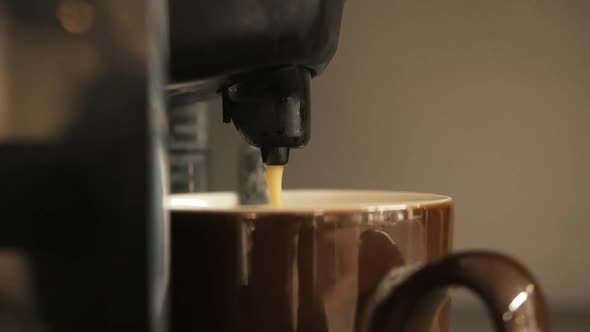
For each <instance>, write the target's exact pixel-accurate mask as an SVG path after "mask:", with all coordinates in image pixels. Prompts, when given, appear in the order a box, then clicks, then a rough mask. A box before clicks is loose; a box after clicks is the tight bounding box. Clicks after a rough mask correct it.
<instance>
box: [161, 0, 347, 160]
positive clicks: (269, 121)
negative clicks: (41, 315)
mask: <svg viewBox="0 0 590 332" xmlns="http://www.w3.org/2000/svg"><path fill="white" fill-rule="evenodd" d="M168 4H169V12H170V19H169V23H170V34H169V36H170V61H169V64H170V84H169V86H168V90H169V92H170V93H172V94H179V93H189V94H192V95H194V96H196V98H197V99H207V98H210V97H211V96H212V95H215V94H216V93H218V94H221V96H222V99H223V121H224V122H226V123H229V122H233V124H234V125H235V127H236V128H237V129H238V131H239V133H240V135H241V136H242V137H243V138H244V139H245V140H246V141H247V142H248V143H250V144H251V145H254V146H256V147H258V148H260V150H261V154H262V159H263V162H264V163H265V164H272V165H284V164H286V163H287V162H288V160H289V150H290V149H291V148H299V147H303V146H305V145H306V144H307V143H308V142H309V138H310V129H311V127H310V103H309V83H310V80H311V77H313V76H316V75H318V74H320V73H321V72H322V70H323V69H324V68H325V67H326V66H327V65H328V63H329V62H330V60H331V59H332V57H333V56H334V54H335V52H336V48H337V45H338V36H339V31H340V22H341V18H342V9H343V5H344V1H343V0H299V1H288V2H285V1H284V0H215V1H188V0H171V1H169V3H168Z"/></svg>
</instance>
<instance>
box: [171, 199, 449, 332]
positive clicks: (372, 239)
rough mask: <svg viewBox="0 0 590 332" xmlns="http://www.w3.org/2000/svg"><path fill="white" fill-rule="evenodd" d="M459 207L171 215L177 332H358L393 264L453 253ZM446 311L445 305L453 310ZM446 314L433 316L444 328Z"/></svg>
mask: <svg viewBox="0 0 590 332" xmlns="http://www.w3.org/2000/svg"><path fill="white" fill-rule="evenodd" d="M451 239H452V205H451V202H450V201H449V202H448V203H439V204H428V205H424V206H413V207H412V206H410V207H407V208H405V209H397V210H389V211H372V212H369V211H364V210H348V211H337V210H331V211H325V212H322V213H317V212H316V213H313V212H309V213H305V212H299V213H289V212H284V213H282V212H250V213H249V212H244V211H242V212H236V211H233V212H232V211H228V212H206V211H174V212H173V214H172V279H171V292H172V293H171V323H172V331H174V332H176V331H178V332H180V331H183V332H185V331H219V332H225V331H227V332H230V331H231V332H295V331H297V332H353V331H355V330H357V328H358V326H356V324H357V323H358V322H357V319H356V317H357V315H358V313H361V312H363V307H364V306H365V304H366V303H369V302H371V301H372V297H373V294H374V293H375V289H376V287H377V285H378V284H379V282H380V280H381V279H382V278H383V276H385V275H386V274H387V273H388V271H390V270H391V269H392V268H394V267H400V266H414V265H415V264H424V263H428V262H432V261H435V260H437V259H440V258H442V257H444V256H447V255H448V254H449V252H450V250H451ZM446 307H448V304H447V305H446ZM447 315H448V310H445V309H443V310H439V311H438V312H437V316H436V317H433V318H432V319H431V322H432V324H433V330H432V331H446V329H447V321H448V318H447Z"/></svg>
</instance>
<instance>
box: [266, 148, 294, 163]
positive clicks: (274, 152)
mask: <svg viewBox="0 0 590 332" xmlns="http://www.w3.org/2000/svg"><path fill="white" fill-rule="evenodd" d="M260 154H261V155H262V162H263V163H264V164H265V165H286V164H287V163H288V162H289V148H287V147H274V148H261V149H260Z"/></svg>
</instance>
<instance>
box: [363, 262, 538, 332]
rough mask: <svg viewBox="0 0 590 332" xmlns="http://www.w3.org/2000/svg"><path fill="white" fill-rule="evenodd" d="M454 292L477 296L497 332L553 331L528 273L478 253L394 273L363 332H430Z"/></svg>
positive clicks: (371, 306) (367, 311)
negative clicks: (463, 290) (451, 289)
mask: <svg viewBox="0 0 590 332" xmlns="http://www.w3.org/2000/svg"><path fill="white" fill-rule="evenodd" d="M450 286H462V287H467V288H468V289H470V290H472V291H473V292H474V293H475V294H477V295H478V296H479V297H480V298H481V299H482V300H483V301H484V303H485V305H486V306H487V309H488V312H489V314H490V317H491V320H492V322H493V323H494V326H495V328H496V331H502V332H516V331H527V332H542V331H549V330H550V323H549V313H548V310H547V304H546V301H545V298H544V296H543V293H542V291H541V289H540V288H539V286H538V284H537V283H536V282H535V279H534V278H533V277H532V276H531V274H530V273H529V272H528V271H527V270H526V268H524V267H523V266H522V265H520V264H519V263H517V262H516V261H514V260H513V259H511V258H509V257H506V256H503V255H500V254H497V253H492V252H476V251H473V252H466V253H459V254H453V255H450V256H447V257H444V258H442V259H440V260H438V261H436V262H433V263H430V264H427V265H425V266H421V264H416V265H414V266H404V267H398V268H393V269H391V270H390V271H389V272H388V273H387V275H386V277H385V278H384V279H383V280H381V281H380V284H379V286H378V288H377V291H376V292H375V294H374V296H373V297H371V301H369V302H368V303H367V305H366V306H365V307H364V312H363V313H362V314H361V315H360V316H359V317H360V324H359V325H360V328H359V331H363V332H365V331H366V332H368V331H370V332H389V331H399V332H415V331H430V330H431V329H432V326H431V324H432V318H433V317H435V316H436V313H437V311H438V310H440V305H441V303H443V302H444V298H445V297H446V296H447V292H448V289H449V287H450Z"/></svg>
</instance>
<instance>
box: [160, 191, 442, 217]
mask: <svg viewBox="0 0 590 332" xmlns="http://www.w3.org/2000/svg"><path fill="white" fill-rule="evenodd" d="M322 199H324V201H322ZM283 201H284V202H285V206H284V207H280V208H272V207H270V206H267V205H238V195H237V193H235V192H231V191H212V192H201V193H181V194H169V195H167V196H166V197H165V202H164V205H165V207H166V209H168V210H169V211H172V212H181V211H184V212H192V213H194V212H207V213H226V214H235V213H239V214H242V213H257V214H259V213H264V214H292V213H297V214H302V213H304V214H324V213H339V212H340V213H342V212H344V213H349V212H385V211H401V210H408V209H415V208H429V207H433V206H440V205H450V204H452V202H453V199H452V198H451V197H450V196H446V195H440V194H432V193H422V192H412V191H397V190H363V189H287V190H284V191H283Z"/></svg>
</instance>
